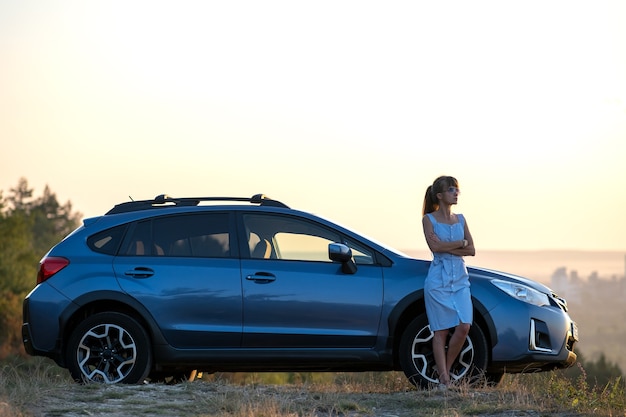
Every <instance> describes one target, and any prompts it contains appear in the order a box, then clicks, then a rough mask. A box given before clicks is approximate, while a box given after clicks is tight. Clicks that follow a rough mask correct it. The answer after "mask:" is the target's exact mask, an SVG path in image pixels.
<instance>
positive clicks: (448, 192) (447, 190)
mask: <svg viewBox="0 0 626 417" xmlns="http://www.w3.org/2000/svg"><path fill="white" fill-rule="evenodd" d="M459 194H461V190H460V189H459V187H458V184H451V185H449V186H446V187H444V189H443V191H442V192H440V193H439V194H438V197H439V199H440V200H441V202H443V203H447V204H456V203H457V202H458V200H459Z"/></svg>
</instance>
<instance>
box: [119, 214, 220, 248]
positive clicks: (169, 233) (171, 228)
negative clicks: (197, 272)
mask: <svg viewBox="0 0 626 417" xmlns="http://www.w3.org/2000/svg"><path fill="white" fill-rule="evenodd" d="M230 250H231V245H230V233H229V215H228V213H201V214H186V215H176V216H165V217H158V218H155V219H151V220H146V221H142V222H139V223H137V224H136V225H135V227H134V228H133V230H132V232H131V237H130V238H129V239H128V242H127V244H126V245H125V250H124V254H125V255H128V256H165V257H191V258H223V257H230V255H231V254H230Z"/></svg>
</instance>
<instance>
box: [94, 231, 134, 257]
mask: <svg viewBox="0 0 626 417" xmlns="http://www.w3.org/2000/svg"><path fill="white" fill-rule="evenodd" d="M126 227H127V225H122V226H117V227H113V228H111V229H107V230H103V231H102V232H99V233H96V234H95V235H92V236H89V238H87V246H89V248H90V249H91V250H92V251H94V252H98V253H104V254H105V255H115V254H116V253H117V250H118V248H119V247H120V244H121V243H122V239H123V238H124V232H125V231H126Z"/></svg>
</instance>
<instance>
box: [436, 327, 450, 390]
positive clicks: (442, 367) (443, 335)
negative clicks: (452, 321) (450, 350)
mask: <svg viewBox="0 0 626 417" xmlns="http://www.w3.org/2000/svg"><path fill="white" fill-rule="evenodd" d="M447 338H448V330H437V331H435V335H434V336H433V355H434V356H435V363H436V364H437V371H438V372H439V382H440V383H442V384H446V385H448V384H449V383H450V376H449V375H448V373H449V366H448V364H447V360H446V339H447Z"/></svg>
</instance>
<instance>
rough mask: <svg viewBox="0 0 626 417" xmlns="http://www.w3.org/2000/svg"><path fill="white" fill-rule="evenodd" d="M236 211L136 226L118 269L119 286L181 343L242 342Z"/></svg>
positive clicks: (170, 218)
mask: <svg viewBox="0 0 626 417" xmlns="http://www.w3.org/2000/svg"><path fill="white" fill-rule="evenodd" d="M231 224H234V222H231V215H230V214H229V213H227V212H218V213H214V212H210V213H200V214H185V215H171V216H161V217H156V218H154V219H151V220H146V221H142V222H139V223H136V224H135V225H133V226H131V230H129V232H128V234H127V235H128V237H127V238H126V239H125V242H124V244H123V245H122V249H121V253H120V256H117V257H116V258H115V260H114V269H115V273H116V277H117V278H118V281H119V283H120V286H121V287H122V289H123V290H124V291H126V292H127V293H128V294H130V295H131V296H133V297H134V298H135V299H137V300H138V301H139V302H140V303H141V304H143V305H144V306H145V307H146V309H147V310H148V311H149V312H150V313H151V314H152V316H153V317H154V319H155V320H156V322H157V323H158V325H159V327H160V328H161V330H162V332H163V334H164V336H165V338H166V339H167V340H168V342H169V343H170V344H171V345H172V346H174V347H178V348H223V347H237V348H238V347H240V345H241V330H242V294H241V290H242V289H241V273H240V264H239V260H238V257H236V256H231V252H232V249H233V248H232V246H233V245H231V242H232V239H231V237H232V236H234V233H231V227H230V225H231Z"/></svg>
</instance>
